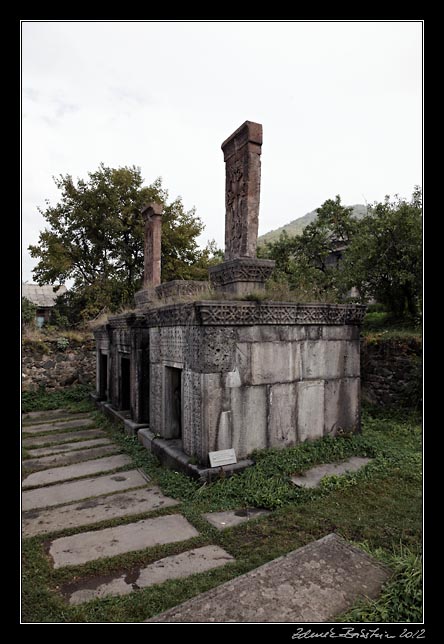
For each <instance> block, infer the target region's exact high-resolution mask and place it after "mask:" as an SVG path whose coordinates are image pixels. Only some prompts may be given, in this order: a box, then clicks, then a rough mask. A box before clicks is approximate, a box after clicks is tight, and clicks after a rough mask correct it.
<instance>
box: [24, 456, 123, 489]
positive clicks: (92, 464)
mask: <svg viewBox="0 0 444 644" xmlns="http://www.w3.org/2000/svg"><path fill="white" fill-rule="evenodd" d="M130 463H131V458H130V457H129V456H126V455H125V454H116V455H115V456H107V457H104V458H96V459H94V460H92V461H84V462H82V463H76V464H75V465H64V466H63V467H53V468H50V469H47V470H41V471H40V472H34V473H33V474H29V475H28V476H27V477H26V478H25V479H24V480H23V482H22V487H23V488H27V487H34V486H37V485H49V484H50V483H58V482H59V481H67V480H69V479H76V478H81V477H83V476H89V475H91V474H98V473H99V472H107V471H110V470H114V469H117V468H119V467H125V465H129V464H130Z"/></svg>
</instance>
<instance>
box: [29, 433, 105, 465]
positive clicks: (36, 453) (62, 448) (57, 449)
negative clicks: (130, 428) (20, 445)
mask: <svg viewBox="0 0 444 644" xmlns="http://www.w3.org/2000/svg"><path fill="white" fill-rule="evenodd" d="M112 444H113V443H111V441H110V440H109V439H108V438H94V439H93V440H89V441H78V442H76V443H62V444H60V445H50V446H48V447H38V448H37V449H28V450H27V452H28V454H29V456H32V457H33V458H39V457H40V456H51V454H60V453H62V452H70V451H74V450H81V449H87V448H90V447H99V446H100V445H112ZM25 463H26V461H24V462H23V465H25Z"/></svg>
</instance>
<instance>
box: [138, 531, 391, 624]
mask: <svg viewBox="0 0 444 644" xmlns="http://www.w3.org/2000/svg"><path fill="white" fill-rule="evenodd" d="M389 577H390V572H389V571H388V570H387V569H386V568H385V567H384V566H382V565H381V564H380V563H379V562H377V561H376V560H375V559H373V558H372V557H370V556H369V555H367V554H366V553H364V552H363V551H361V550H358V548H355V547H353V546H351V545H350V544H349V543H347V542H346V541H345V540H344V539H342V538H341V537H339V536H338V535H336V534H329V535H327V536H326V537H323V538H322V539H318V540H317V541H314V542H312V543H310V544H308V545H307V546H304V547H303V548H299V549H298V550H295V551H293V552H291V553H290V554H288V555H285V556H284V557H279V559H275V560H274V561H271V562H269V563H266V564H264V565H263V566H260V567H259V568H256V569H255V570H251V571H250V572H248V573H246V574H245V575H242V576H240V577H237V578H235V579H232V580H231V581H228V582H226V583H225V584H222V585H221V586H218V587H216V588H213V589H212V590H209V591H207V592H205V593H203V594H201V595H198V596H197V597H194V598H192V599H190V600H188V601H187V602H185V603H183V604H181V605H179V606H177V607H175V608H171V609H170V610H167V611H165V612H164V613H161V614H160V615H157V616H156V617H152V618H151V619H147V620H146V622H166V623H169V622H181V623H189V622H196V623H214V622H220V623H228V622H230V623H232V622H240V623H246V622H253V623H255V622H262V623H277V622H282V623H299V622H302V623H308V622H327V621H330V620H332V619H333V618H334V617H335V616H336V615H339V614H340V613H342V612H344V611H346V610H348V609H349V608H350V607H351V606H352V605H353V604H354V602H355V601H356V600H357V599H358V598H359V597H362V596H367V597H370V598H376V597H377V596H378V595H379V593H380V591H381V586H382V584H383V583H384V582H386V581H387V580H388V578H389Z"/></svg>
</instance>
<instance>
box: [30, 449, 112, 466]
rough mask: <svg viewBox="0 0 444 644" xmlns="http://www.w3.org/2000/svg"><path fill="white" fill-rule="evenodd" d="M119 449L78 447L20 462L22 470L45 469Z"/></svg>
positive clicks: (77, 461) (103, 454) (78, 461)
mask: <svg viewBox="0 0 444 644" xmlns="http://www.w3.org/2000/svg"><path fill="white" fill-rule="evenodd" d="M119 451H120V447H118V445H102V446H101V447H92V448H90V449H79V450H76V451H74V452H72V451H71V452H66V453H64V454H52V455H50V456H43V457H42V458H29V459H27V460H24V461H23V462H22V469H23V470H45V469H48V468H49V467H51V466H53V465H71V464H73V463H80V462H81V461H90V460H92V459H93V458H98V457H99V456H105V455H106V454H112V453H116V452H119Z"/></svg>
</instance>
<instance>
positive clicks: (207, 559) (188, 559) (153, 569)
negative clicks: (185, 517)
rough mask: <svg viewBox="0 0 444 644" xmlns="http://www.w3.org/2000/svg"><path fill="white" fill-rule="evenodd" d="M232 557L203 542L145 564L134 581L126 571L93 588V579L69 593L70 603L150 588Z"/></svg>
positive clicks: (193, 573) (221, 563)
mask: <svg viewBox="0 0 444 644" xmlns="http://www.w3.org/2000/svg"><path fill="white" fill-rule="evenodd" d="M230 561H234V558H233V557H232V556H231V555H229V554H228V552H225V550H223V549H222V548H219V546H204V547H203V548H196V549H194V550H187V551H186V552H182V553H181V554H180V555H172V556H171V557H164V558H163V559H159V561H156V562H154V563H153V564H150V565H149V566H146V567H145V568H142V569H141V570H140V572H139V576H138V577H137V578H136V580H135V581H133V582H132V583H130V582H127V581H126V579H127V576H128V575H127V574H126V573H125V574H123V575H120V576H118V577H115V578H114V579H112V580H109V581H107V582H106V583H102V584H99V585H98V586H96V588H91V582H89V584H88V588H81V589H79V590H76V591H74V592H73V593H72V594H71V595H70V596H69V603H70V604H74V605H75V604H81V603H82V602H86V601H91V600H92V599H96V598H101V597H108V596H110V595H128V594H129V593H131V592H133V590H135V589H137V588H147V587H148V586H154V585H155V584H162V583H163V582H164V581H167V580H168V579H181V578H183V577H188V576H189V575H195V574H197V573H200V572H205V571H206V570H213V569H214V568H220V567H221V566H225V564H227V563H229V562H230Z"/></svg>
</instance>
